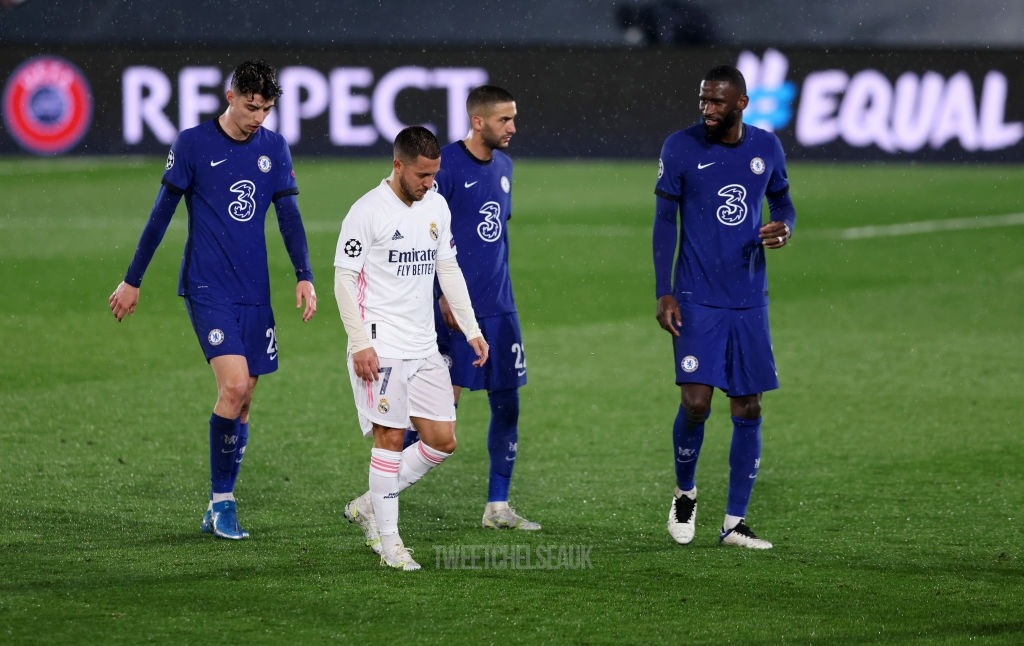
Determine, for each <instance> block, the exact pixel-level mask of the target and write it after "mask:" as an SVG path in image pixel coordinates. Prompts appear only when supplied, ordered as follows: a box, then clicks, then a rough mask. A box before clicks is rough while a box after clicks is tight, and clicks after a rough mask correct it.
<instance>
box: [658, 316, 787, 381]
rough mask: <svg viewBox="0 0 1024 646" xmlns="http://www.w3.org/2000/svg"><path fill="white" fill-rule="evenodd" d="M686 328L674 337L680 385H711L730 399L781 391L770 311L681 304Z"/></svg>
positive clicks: (677, 375) (677, 379) (677, 377)
mask: <svg viewBox="0 0 1024 646" xmlns="http://www.w3.org/2000/svg"><path fill="white" fill-rule="evenodd" d="M679 310H680V314H681V315H682V320H683V325H682V329H681V330H680V332H679V336H678V337H672V347H673V350H674V351H675V352H674V353H675V360H676V383H677V384H683V383H695V384H705V385H708V386H712V387H714V388H720V389H721V390H723V391H725V393H726V394H727V395H728V396H730V397H739V396H742V395H755V394H758V393H763V392H765V391H768V390H774V389H776V388H778V387H779V378H778V375H777V374H776V372H775V356H774V354H773V353H772V337H771V332H769V330H768V307H767V306H764V307H752V308H749V309H739V310H737V309H727V308H721V307H707V306H705V305H697V304H694V303H689V302H686V301H680V303H679Z"/></svg>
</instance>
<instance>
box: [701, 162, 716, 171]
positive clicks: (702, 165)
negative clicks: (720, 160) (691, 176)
mask: <svg viewBox="0 0 1024 646" xmlns="http://www.w3.org/2000/svg"><path fill="white" fill-rule="evenodd" d="M714 164H715V162H708V163H706V164H701V163H700V162H698V163H697V170H704V169H705V168H707V167H708V166H713V165H714Z"/></svg>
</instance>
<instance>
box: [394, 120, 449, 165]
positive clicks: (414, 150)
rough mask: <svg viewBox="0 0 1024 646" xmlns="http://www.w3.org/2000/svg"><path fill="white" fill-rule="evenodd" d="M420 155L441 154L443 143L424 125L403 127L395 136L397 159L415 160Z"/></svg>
mask: <svg viewBox="0 0 1024 646" xmlns="http://www.w3.org/2000/svg"><path fill="white" fill-rule="evenodd" d="M420 156H423V157H426V158H427V159H437V158H439V157H440V156H441V144H440V143H438V141H437V137H435V136H434V133H432V132H430V131H429V130H427V129H426V128H424V127H423V126H409V127H408V128H403V129H402V131H401V132H399V133H398V136H397V137H395V159H399V160H401V161H403V162H414V161H416V159H417V158H418V157H420Z"/></svg>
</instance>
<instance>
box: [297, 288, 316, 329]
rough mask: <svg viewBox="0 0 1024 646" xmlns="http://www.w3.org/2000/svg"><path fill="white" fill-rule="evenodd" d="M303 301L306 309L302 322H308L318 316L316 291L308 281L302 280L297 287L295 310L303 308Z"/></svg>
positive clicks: (303, 312)
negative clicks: (315, 315)
mask: <svg viewBox="0 0 1024 646" xmlns="http://www.w3.org/2000/svg"><path fill="white" fill-rule="evenodd" d="M303 301H305V303H306V308H305V309H304V310H302V320H303V321H308V320H309V319H311V318H313V315H314V314H316V289H314V288H313V283H311V282H309V281H308V280H300V281H299V282H298V283H296V285H295V309H298V308H300V307H302V303H303Z"/></svg>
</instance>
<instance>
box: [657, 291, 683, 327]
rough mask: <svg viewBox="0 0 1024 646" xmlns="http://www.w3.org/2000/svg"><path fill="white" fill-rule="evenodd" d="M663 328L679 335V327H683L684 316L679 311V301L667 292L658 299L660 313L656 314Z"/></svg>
mask: <svg viewBox="0 0 1024 646" xmlns="http://www.w3.org/2000/svg"><path fill="white" fill-rule="evenodd" d="M655 317H656V318H657V319H658V323H659V324H661V327H662V329H664V330H668V331H669V332H670V333H671V334H672V336H679V328H681V327H683V316H682V314H681V313H680V312H679V302H678V301H676V297H675V296H673V295H672V294H665V295H664V296H662V297H661V298H659V299H658V313H657V314H656V315H655Z"/></svg>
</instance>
